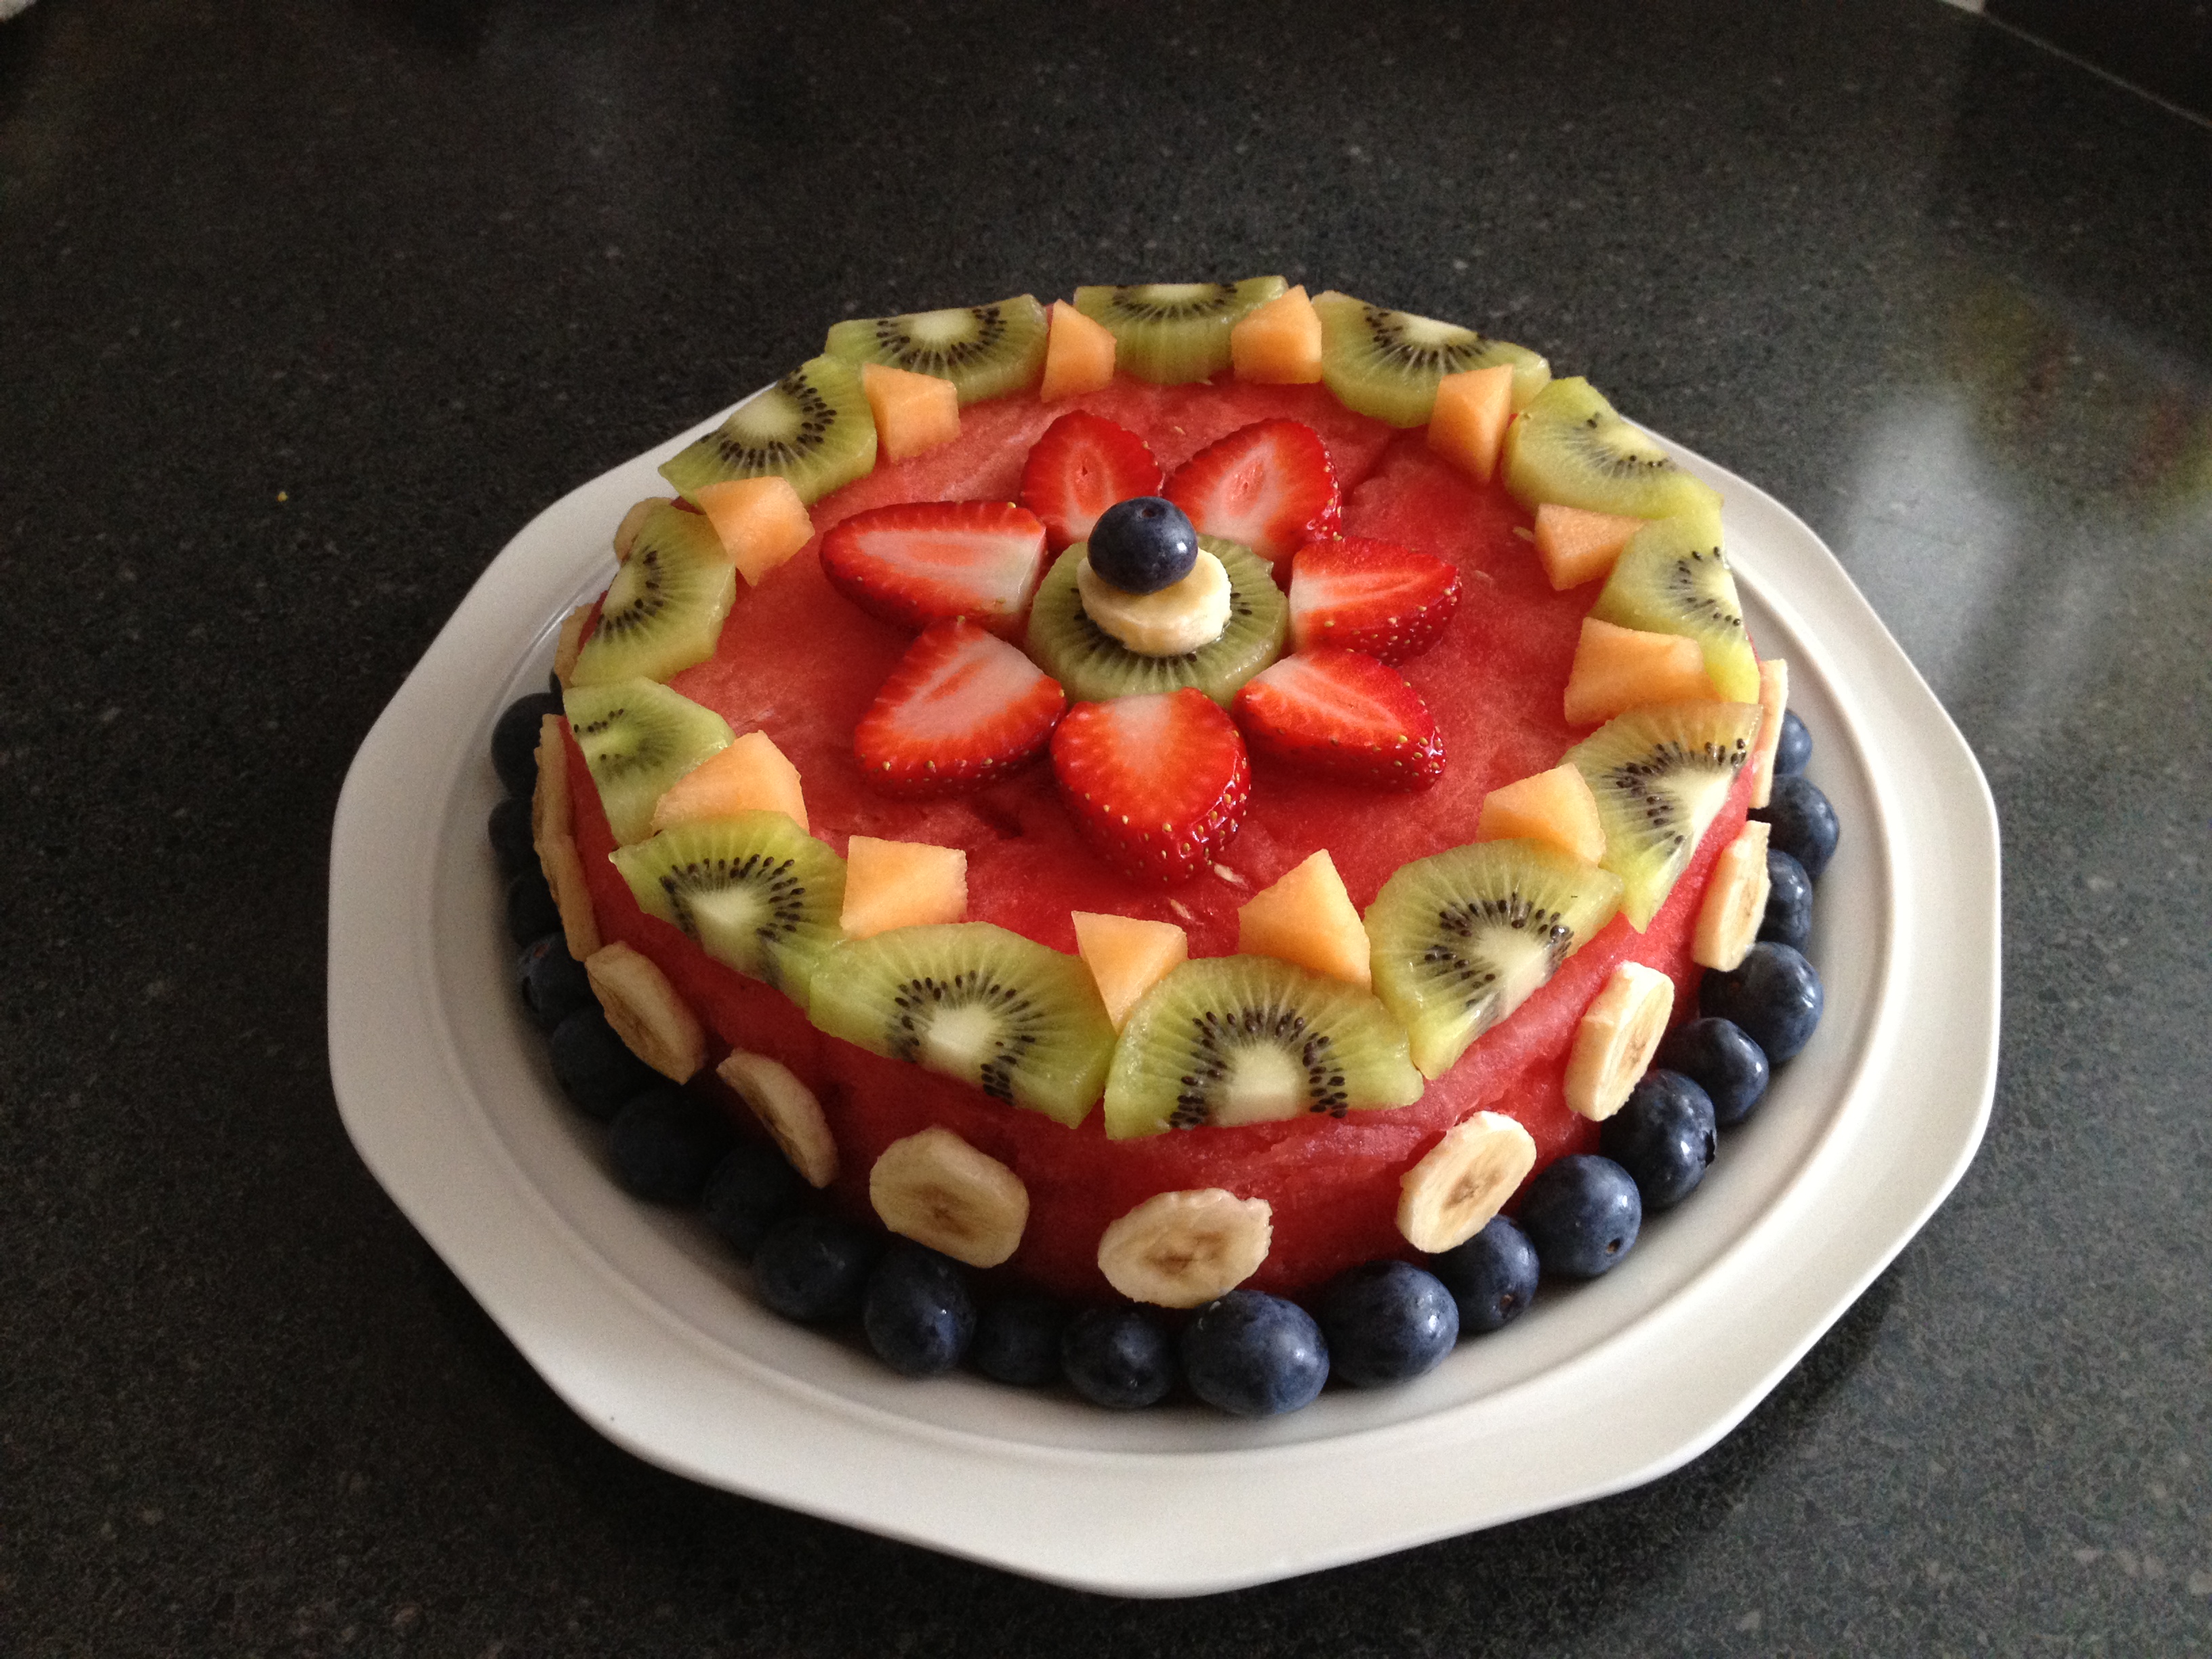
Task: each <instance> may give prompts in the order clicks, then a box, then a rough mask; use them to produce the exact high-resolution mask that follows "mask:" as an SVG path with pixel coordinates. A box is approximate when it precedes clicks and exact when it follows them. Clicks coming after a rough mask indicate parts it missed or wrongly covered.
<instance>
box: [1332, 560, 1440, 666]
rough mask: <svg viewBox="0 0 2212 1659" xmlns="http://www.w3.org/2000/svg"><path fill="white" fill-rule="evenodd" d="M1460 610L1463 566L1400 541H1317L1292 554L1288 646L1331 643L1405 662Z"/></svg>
mask: <svg viewBox="0 0 2212 1659" xmlns="http://www.w3.org/2000/svg"><path fill="white" fill-rule="evenodd" d="M1458 609H1459V572H1458V570H1457V569H1455V568H1454V567H1453V566H1451V565H1450V564H1448V563H1447V562H1444V561H1443V560H1442V559H1439V558H1437V557H1434V556H1431V555H1430V554H1427V553H1416V552H1415V551H1414V550H1413V549H1412V548H1410V547H1401V546H1399V545H1398V544H1396V543H1395V542H1373V541H1363V540H1361V539H1359V538H1356V537H1347V538H1345V539H1343V540H1341V541H1334V542H1314V543H1311V544H1308V545H1307V546H1304V547H1302V548H1300V549H1299V550H1297V553H1296V554H1295V555H1293V556H1292V557H1291V648H1292V649H1293V650H1297V651H1310V650H1313V649H1314V648H1315V647H1318V646H1324V645H1333V646H1334V647H1337V648H1338V649H1339V650H1340V651H1364V652H1365V653H1367V654H1368V655H1369V656H1370V657H1379V658H1381V659H1383V661H1384V662H1405V661H1407V659H1411V658H1413V657H1418V656H1419V655H1420V654H1421V653H1422V652H1424V651H1425V650H1427V649H1428V648H1429V647H1431V646H1432V645H1434V644H1435V643H1436V642H1437V635H1439V634H1441V633H1443V631H1444V624H1445V623H1448V622H1449V621H1450V620H1451V618H1452V612H1453V611H1456V610H1458Z"/></svg>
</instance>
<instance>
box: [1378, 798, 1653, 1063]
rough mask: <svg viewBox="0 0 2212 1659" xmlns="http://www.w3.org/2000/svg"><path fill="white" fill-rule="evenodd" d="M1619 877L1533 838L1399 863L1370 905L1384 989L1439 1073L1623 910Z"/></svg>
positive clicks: (1419, 1051)
mask: <svg viewBox="0 0 2212 1659" xmlns="http://www.w3.org/2000/svg"><path fill="white" fill-rule="evenodd" d="M1620 894H1621V882H1620V877H1618V876H1616V875H1614V874H1613V873H1612V872H1610V871H1607V870H1601V869H1600V868H1598V867H1597V866H1595V865H1593V864H1585V863H1583V861H1582V860H1580V859H1577V858H1572V857H1570V856H1569V855H1568V854H1565V853H1562V852H1560V851H1559V850H1558V849H1556V848H1551V847H1547V846H1546V845H1544V844H1543V843H1542V842H1534V841H1486V842H1477V843H1475V844H1474V846H1471V847H1455V848H1450V849H1449V850H1448V851H1446V852H1442V853H1437V854H1434V855H1432V856H1431V857H1429V858H1425V859H1415V860H1413V862H1412V863H1410V864H1406V865H1401V866H1399V868H1398V869H1397V870H1396V871H1395V872H1393V873H1392V874H1391V877H1390V878H1389V880H1388V881H1386V882H1384V883H1383V890H1382V891H1381V892H1379V893H1377V894H1376V896H1375V902H1374V903H1373V904H1371V905H1370V906H1369V907H1368V909H1367V915H1366V922H1367V936H1368V938H1369V939H1370V940H1372V941H1373V945H1374V967H1375V994H1376V996H1377V997H1379V998H1381V999H1382V1001H1383V1006H1384V1007H1386V1008H1388V1009H1389V1011H1390V1012H1391V1013H1393V1014H1394V1015H1395V1016H1396V1017H1397V1018H1399V1019H1400V1020H1401V1021H1402V1022H1404V1024H1405V1027H1406V1031H1407V1036H1408V1037H1409V1039H1410V1041H1411V1043H1412V1051H1413V1064H1414V1065H1415V1066H1419V1068H1420V1070H1421V1074H1422V1075H1423V1076H1424V1077H1431V1078H1437V1077H1442V1076H1443V1074H1444V1073H1446V1072H1448V1071H1449V1070H1450V1069H1451V1067H1452V1066H1453V1065H1454V1064H1455V1062H1456V1061H1457V1060H1458V1059H1459V1057H1460V1056H1461V1055H1462V1054H1465V1053H1466V1052H1467V1049H1468V1044H1470V1043H1472V1042H1474V1040H1475V1039H1476V1038H1477V1037H1479V1036H1481V1035H1482V1034H1483V1033H1484V1032H1485V1031H1486V1030H1489V1029H1490V1028H1491V1027H1492V1026H1493V1025H1495V1024H1498V1022H1499V1021H1500V1020H1502V1019H1504V1018H1505V1017H1506V1016H1507V1015H1509V1014H1510V1013H1511V1012H1513V1011H1514V1010H1515V1009H1516V1008H1518V1007H1519V1006H1521V1005H1522V1003H1524V1002H1526V1001H1527V1000H1528V999H1529V997H1530V996H1531V995H1533V994H1534V993H1535V992H1536V990H1537V989H1538V988H1539V987H1541V986H1542V985H1543V984H1544V983H1545V981H1547V980H1549V979H1550V978H1551V977H1552V975H1553V974H1555V973H1557V972H1558V971H1559V964H1560V963H1563V962H1565V960H1566V959H1567V958H1568V957H1570V956H1571V955H1573V954H1574V952H1575V951H1578V950H1580V949H1581V948H1582V947H1583V945H1585V944H1587V943H1588V942H1589V939H1591V937H1592V936H1593V935H1595V933H1597V931H1598V930H1599V929H1600V928H1601V927H1604V926H1605V925H1606V923H1607V922H1608V921H1612V920H1613V915H1614V914H1615V913H1616V912H1618V911H1619V909H1620Z"/></svg>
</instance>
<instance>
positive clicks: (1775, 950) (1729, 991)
mask: <svg viewBox="0 0 2212 1659" xmlns="http://www.w3.org/2000/svg"><path fill="white" fill-rule="evenodd" d="M1820 1005H1821V994H1820V975H1819V974H1817V973H1815V972H1814V970H1813V964H1812V963H1809V962H1808V961H1806V960H1805V958H1804V956H1803V955H1802V953H1801V952H1799V951H1793V950H1791V949H1790V947H1789V946H1788V945H1776V944H1774V943H1773V942H1772V941H1771V940H1768V941H1763V942H1761V943H1759V944H1757V945H1753V946H1752V947H1751V949H1750V950H1749V951H1746V952H1745V953H1744V958H1743V961H1742V962H1741V963H1739V964H1738V965H1737V966H1735V968H1732V969H1729V971H1728V972H1727V973H1724V974H1723V973H1717V972H1713V971H1711V970H1710V969H1709V970H1708V971H1707V972H1706V974H1705V978H1704V979H1703V980H1702V981H1699V986H1698V1010H1699V1012H1701V1013H1705V1014H1711V1015H1712V1016H1713V1017H1714V1018H1717V1019H1730V1020H1734V1021H1735V1023H1736V1024H1738V1025H1741V1027H1743V1030H1744V1034H1745V1035H1746V1036H1748V1037H1750V1039H1751V1040H1752V1041H1753V1042H1756V1043H1757V1044H1758V1045H1759V1047H1760V1048H1764V1049H1765V1050H1766V1058H1767V1061H1768V1063H1769V1064H1770V1065H1774V1066H1779V1065H1781V1064H1782V1062H1783V1061H1784V1060H1788V1059H1790V1058H1791V1057H1792V1056H1793V1055H1795V1054H1796V1053H1797V1051H1798V1050H1799V1049H1801V1048H1803V1047H1804V1046H1805V1045H1806V1044H1807V1043H1808V1042H1811V1041H1812V1040H1813V1033H1814V1030H1816V1029H1817V1028H1818V1027H1819V1025H1820Z"/></svg>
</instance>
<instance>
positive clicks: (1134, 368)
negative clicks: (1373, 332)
mask: <svg viewBox="0 0 2212 1659" xmlns="http://www.w3.org/2000/svg"><path fill="white" fill-rule="evenodd" d="M1285 286H1286V285H1285V283H1284V281H1283V279H1282V278H1281V277H1279V276H1251V277H1247V278H1246V279H1245V280H1244V281H1243V282H1241V283H1133V284H1130V285H1128V286H1126V287H1120V288H1115V287H1109V286H1104V285H1097V286H1092V287H1087V288H1079V289H1076V290H1075V308H1076V309H1077V310H1078V311H1079V312H1081V313H1083V314H1084V315H1085V316H1086V317H1088V318H1090V319H1091V320H1092V321H1094V322H1097V323H1103V324H1104V325H1106V327H1107V328H1108V329H1109V331H1112V333H1113V336H1114V346H1115V350H1114V366H1115V368H1118V369H1120V370H1121V372H1122V373H1123V374H1133V375H1135V376H1136V377H1137V379H1139V380H1150V381H1152V383H1153V384H1154V385H1156V386H1182V385H1184V384H1186V383H1187V382H1189V381H1192V380H1210V379H1212V377H1213V376H1214V375H1216V374H1220V373H1221V372H1222V371H1223V370H1225V369H1226V368H1228V367H1229V331H1230V330H1231V329H1232V328H1234V327H1235V326H1236V325H1237V320H1238V319H1240V318H1242V317H1243V315H1244V314H1245V313H1247V312H1249V311H1250V310H1252V309H1253V308H1254V307H1257V306H1263V305H1265V304H1267V301H1270V300H1272V299H1274V298H1276V297H1277V296H1278V295H1280V294H1282V293H1283V292H1284V291H1285Z"/></svg>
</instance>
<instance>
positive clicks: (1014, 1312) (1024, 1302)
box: [968, 1291, 1067, 1389]
mask: <svg viewBox="0 0 2212 1659" xmlns="http://www.w3.org/2000/svg"><path fill="white" fill-rule="evenodd" d="M1066 1328H1067V1310H1066V1307H1065V1306H1063V1305H1062V1304H1060V1303H1059V1302H1056V1301H1054V1299H1053V1298H1052V1297H1048V1296H1041V1295H1039V1294H1037V1293H1036V1291H1016V1292H1014V1293H1013V1294H1012V1295H1011V1296H1005V1297H1000V1299H999V1300H998V1301H996V1302H994V1303H992V1304H990V1305H989V1306H988V1307H987V1308H985V1309H984V1310H983V1311H982V1312H981V1314H980V1315H979V1316H977V1317H976V1321H975V1341H974V1342H972V1343H970V1344H969V1348H968V1363H969V1364H970V1365H973V1366H974V1367H975V1369H976V1370H979V1371H981V1372H982V1373H983V1375H984V1376H987V1377H990V1378H991V1379H992V1380H993V1381H994V1382H999V1383H1012V1384H1013V1385H1014V1386H1015V1387H1016V1388H1019V1389H1041V1388H1042V1387H1043V1386H1044V1385H1045V1384H1046V1383H1056V1382H1058V1381H1059V1380H1060V1334H1061V1332H1063V1331H1064V1330H1066Z"/></svg>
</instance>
